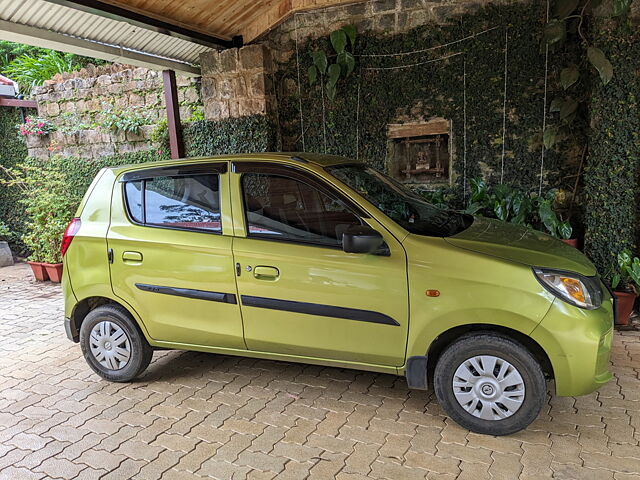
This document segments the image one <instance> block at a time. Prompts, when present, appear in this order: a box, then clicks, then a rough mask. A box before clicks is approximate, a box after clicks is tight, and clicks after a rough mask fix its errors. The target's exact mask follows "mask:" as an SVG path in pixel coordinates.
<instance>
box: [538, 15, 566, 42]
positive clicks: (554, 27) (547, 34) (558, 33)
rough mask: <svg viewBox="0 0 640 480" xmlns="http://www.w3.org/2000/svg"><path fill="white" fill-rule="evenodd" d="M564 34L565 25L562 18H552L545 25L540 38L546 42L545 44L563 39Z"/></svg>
mask: <svg viewBox="0 0 640 480" xmlns="http://www.w3.org/2000/svg"><path fill="white" fill-rule="evenodd" d="M566 35H567V26H566V24H565V23H564V20H556V19H553V20H551V21H549V23H547V24H546V25H545V27H544V32H543V34H542V40H543V43H546V44H547V45H553V44H555V43H558V42H560V41H562V40H564V37H565V36H566Z"/></svg>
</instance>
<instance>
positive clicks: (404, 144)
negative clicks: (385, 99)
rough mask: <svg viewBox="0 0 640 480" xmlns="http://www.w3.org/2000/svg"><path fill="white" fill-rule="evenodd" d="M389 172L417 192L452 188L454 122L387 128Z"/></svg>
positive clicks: (396, 124) (393, 124)
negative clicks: (442, 187)
mask: <svg viewBox="0 0 640 480" xmlns="http://www.w3.org/2000/svg"><path fill="white" fill-rule="evenodd" d="M387 138H388V140H387V142H388V156H387V172H388V173H389V175H391V176H392V177H393V178H395V179H396V180H398V181H400V182H402V183H405V184H407V185H410V186H411V187H414V188H419V189H427V190H432V189H434V188H437V187H440V186H445V185H450V183H451V170H452V163H453V162H452V155H451V150H452V142H451V122H450V121H449V120H446V119H444V118H433V119H431V120H429V121H426V122H419V123H392V124H389V125H388V126H387Z"/></svg>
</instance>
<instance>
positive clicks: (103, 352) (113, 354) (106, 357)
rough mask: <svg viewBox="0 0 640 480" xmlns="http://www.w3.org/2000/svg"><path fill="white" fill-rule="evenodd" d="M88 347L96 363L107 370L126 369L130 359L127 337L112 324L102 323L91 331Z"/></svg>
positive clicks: (129, 343) (129, 344)
mask: <svg viewBox="0 0 640 480" xmlns="http://www.w3.org/2000/svg"><path fill="white" fill-rule="evenodd" d="M89 347H90V349H91V354H92V355H93V357H94V358H95V359H96V360H97V361H98V363H100V365H102V366H103V367H105V368H107V369H109V370H120V369H122V368H124V367H126V366H127V364H128V363H129V359H130V358H131V342H130V341H129V337H128V336H127V334H126V332H125V331H124V330H123V329H122V328H120V327H119V326H118V325H117V324H115V323H113V322H108V321H103V322H100V323H98V324H96V325H95V326H94V327H93V328H92V329H91V334H90V336H89Z"/></svg>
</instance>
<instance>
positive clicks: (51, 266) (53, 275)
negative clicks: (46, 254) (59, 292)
mask: <svg viewBox="0 0 640 480" xmlns="http://www.w3.org/2000/svg"><path fill="white" fill-rule="evenodd" d="M43 266H44V268H45V270H46V271H47V275H48V276H49V280H51V281H52V282H53V283H60V281H61V280H62V264H61V263H43Z"/></svg>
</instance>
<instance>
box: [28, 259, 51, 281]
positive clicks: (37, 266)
mask: <svg viewBox="0 0 640 480" xmlns="http://www.w3.org/2000/svg"><path fill="white" fill-rule="evenodd" d="M27 263H28V264H29V266H30V267H31V271H32V272H33V276H34V277H36V280H37V281H38V282H44V281H45V280H49V275H47V270H46V269H45V268H44V265H45V264H44V263H41V262H27Z"/></svg>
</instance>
